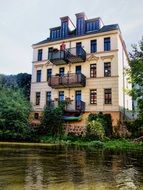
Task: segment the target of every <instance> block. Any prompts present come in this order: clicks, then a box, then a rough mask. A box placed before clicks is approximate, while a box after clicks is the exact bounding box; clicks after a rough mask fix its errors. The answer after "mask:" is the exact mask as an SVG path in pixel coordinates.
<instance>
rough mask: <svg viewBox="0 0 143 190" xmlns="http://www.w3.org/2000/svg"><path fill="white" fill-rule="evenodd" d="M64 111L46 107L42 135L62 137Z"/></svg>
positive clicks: (59, 108) (42, 121) (42, 122)
mask: <svg viewBox="0 0 143 190" xmlns="http://www.w3.org/2000/svg"><path fill="white" fill-rule="evenodd" d="M63 123H64V120H63V109H62V108H61V107H57V108H51V109H50V108H48V107H45V109H44V111H43V115H42V118H41V127H40V130H41V134H44V135H46V134H48V135H51V136H61V135H62V134H63Z"/></svg>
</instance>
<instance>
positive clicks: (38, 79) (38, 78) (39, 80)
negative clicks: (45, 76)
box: [36, 70, 41, 82]
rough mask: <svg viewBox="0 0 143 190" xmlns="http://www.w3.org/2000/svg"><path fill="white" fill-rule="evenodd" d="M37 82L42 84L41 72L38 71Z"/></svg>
mask: <svg viewBox="0 0 143 190" xmlns="http://www.w3.org/2000/svg"><path fill="white" fill-rule="evenodd" d="M36 81H37V82H41V70H37V79H36Z"/></svg>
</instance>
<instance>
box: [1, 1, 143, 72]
mask: <svg viewBox="0 0 143 190" xmlns="http://www.w3.org/2000/svg"><path fill="white" fill-rule="evenodd" d="M78 12H85V13H86V15H87V17H88V18H94V17H101V18H102V20H103V22H104V24H114V23H118V24H119V25H120V28H121V31H122V35H123V38H124V40H125V42H126V45H127V48H128V50H129V51H131V47H130V46H131V44H134V43H137V42H138V41H139V40H140V39H141V36H143V0H0V73H4V74H16V73H19V72H27V73H31V68H32V63H31V62H32V48H31V45H32V44H33V43H36V42H39V41H41V40H43V39H46V38H47V37H48V36H49V28H51V27H55V26H58V25H59V24H60V20H59V17H61V16H67V15H68V16H70V18H71V19H72V20H73V21H75V16H74V14H75V13H78Z"/></svg>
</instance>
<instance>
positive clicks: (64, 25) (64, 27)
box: [61, 21, 68, 38]
mask: <svg viewBox="0 0 143 190" xmlns="http://www.w3.org/2000/svg"><path fill="white" fill-rule="evenodd" d="M61 31H62V32H61V34H62V37H63V38H65V37H67V35H68V22H67V21H65V22H62V30H61Z"/></svg>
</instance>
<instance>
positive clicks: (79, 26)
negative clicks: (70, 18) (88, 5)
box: [75, 12, 86, 35]
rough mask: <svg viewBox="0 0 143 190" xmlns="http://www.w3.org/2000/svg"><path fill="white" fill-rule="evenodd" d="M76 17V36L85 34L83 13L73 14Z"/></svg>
mask: <svg viewBox="0 0 143 190" xmlns="http://www.w3.org/2000/svg"><path fill="white" fill-rule="evenodd" d="M75 16H76V35H82V34H84V33H85V18H86V15H85V13H84V12H81V13H77V14H75Z"/></svg>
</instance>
